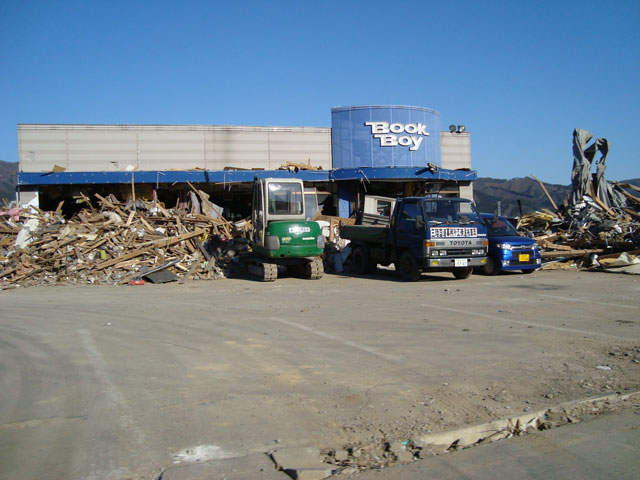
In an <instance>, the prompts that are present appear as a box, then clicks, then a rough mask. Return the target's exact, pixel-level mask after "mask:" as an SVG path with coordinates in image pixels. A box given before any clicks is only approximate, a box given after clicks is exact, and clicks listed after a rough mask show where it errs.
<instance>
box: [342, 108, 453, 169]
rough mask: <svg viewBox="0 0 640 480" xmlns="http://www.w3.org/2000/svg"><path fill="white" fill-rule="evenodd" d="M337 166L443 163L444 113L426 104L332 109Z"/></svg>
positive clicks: (358, 166)
mask: <svg viewBox="0 0 640 480" xmlns="http://www.w3.org/2000/svg"><path fill="white" fill-rule="evenodd" d="M331 148H332V157H333V168H360V167H376V168H380V167H426V166H427V164H428V163H432V164H434V165H437V166H441V165H442V163H441V159H440V113H439V112H437V111H436V110H431V109H429V108H423V107H407V106H397V105H367V106H358V107H336V108H332V109H331Z"/></svg>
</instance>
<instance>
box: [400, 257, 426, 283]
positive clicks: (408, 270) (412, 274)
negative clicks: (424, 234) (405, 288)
mask: <svg viewBox="0 0 640 480" xmlns="http://www.w3.org/2000/svg"><path fill="white" fill-rule="evenodd" d="M396 267H397V270H398V272H399V273H400V275H401V276H402V278H403V279H404V280H407V281H409V282H415V281H417V280H418V279H420V276H421V272H420V269H419V268H418V263H417V262H416V259H415V258H413V255H411V252H409V250H405V251H404V252H402V255H400V260H398V263H397V264H396Z"/></svg>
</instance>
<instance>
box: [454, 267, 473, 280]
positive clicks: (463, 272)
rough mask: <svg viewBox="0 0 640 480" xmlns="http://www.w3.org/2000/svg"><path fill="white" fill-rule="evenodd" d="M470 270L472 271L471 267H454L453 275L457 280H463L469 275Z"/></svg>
mask: <svg viewBox="0 0 640 480" xmlns="http://www.w3.org/2000/svg"><path fill="white" fill-rule="evenodd" d="M471 272H473V268H472V267H467V268H454V269H453V276H454V277H456V278H457V279H458V280H464V279H465V278H469V276H470V275H471Z"/></svg>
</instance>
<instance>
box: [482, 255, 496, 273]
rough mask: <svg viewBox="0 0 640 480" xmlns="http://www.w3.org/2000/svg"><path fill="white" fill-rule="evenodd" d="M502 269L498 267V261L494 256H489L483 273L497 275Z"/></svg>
mask: <svg viewBox="0 0 640 480" xmlns="http://www.w3.org/2000/svg"><path fill="white" fill-rule="evenodd" d="M499 271H500V268H499V267H498V263H497V262H496V261H495V260H494V259H493V257H487V263H485V264H484V266H483V267H482V273H484V274H485V275H495V274H497V273H498V272H499Z"/></svg>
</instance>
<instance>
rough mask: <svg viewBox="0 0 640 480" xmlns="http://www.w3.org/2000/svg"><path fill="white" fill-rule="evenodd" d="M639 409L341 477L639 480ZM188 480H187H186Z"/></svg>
mask: <svg viewBox="0 0 640 480" xmlns="http://www.w3.org/2000/svg"><path fill="white" fill-rule="evenodd" d="M639 453H640V407H636V408H633V409H628V410H623V411H621V412H616V413H610V414H606V415H602V416H599V417H591V418H586V419H585V421H583V422H581V423H578V424H576V425H565V426H563V427H560V428H556V429H553V430H549V431H544V432H539V433H535V434H530V435H526V436H523V437H515V438H512V439H508V440H501V441H499V442H495V443H491V444H488V445H478V446H476V447H472V448H468V449H465V450H462V451H459V452H454V453H447V454H444V455H439V456H434V457H432V458H427V459H425V460H418V461H415V462H413V463H410V464H406V465H398V466H394V467H390V468H385V469H383V470H376V471H367V472H363V473H358V474H354V475H350V476H347V477H341V478H345V479H353V480H355V479H359V480H386V479H389V480H390V479H396V478H401V479H403V480H424V479H426V478H428V479H434V480H436V479H437V480H460V479H473V480H495V479H496V478H517V479H519V480H536V479H556V478H557V479H562V480H584V479H585V478H588V479H590V480H605V479H614V478H615V479H616V480H626V479H628V480H636V479H637V478H640V459H638V454H639ZM184 480H188V479H184Z"/></svg>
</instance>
